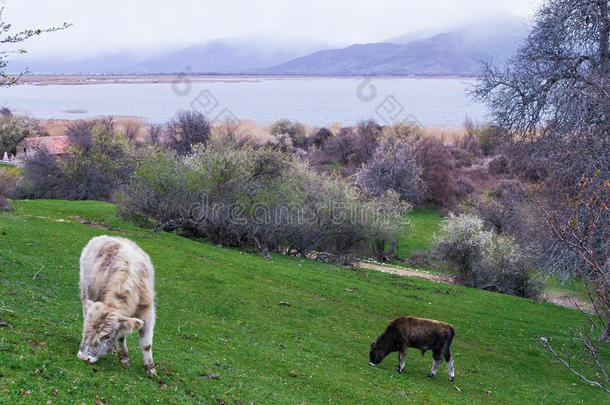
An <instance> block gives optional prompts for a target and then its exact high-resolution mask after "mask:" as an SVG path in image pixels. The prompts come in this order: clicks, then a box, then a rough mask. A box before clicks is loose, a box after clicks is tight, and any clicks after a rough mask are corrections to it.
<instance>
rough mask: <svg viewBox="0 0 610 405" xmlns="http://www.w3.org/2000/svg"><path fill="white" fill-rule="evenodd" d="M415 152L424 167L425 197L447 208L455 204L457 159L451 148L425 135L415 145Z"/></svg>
mask: <svg viewBox="0 0 610 405" xmlns="http://www.w3.org/2000/svg"><path fill="white" fill-rule="evenodd" d="M415 154H416V156H417V159H418V161H419V164H420V166H421V168H422V175H421V177H422V180H423V182H424V185H425V188H426V193H425V199H426V200H427V201H430V202H433V203H436V204H440V205H441V206H443V207H445V208H449V207H451V206H453V205H454V204H455V202H456V190H455V179H454V178H453V169H455V160H454V159H453V156H451V153H450V152H449V149H448V148H447V147H446V146H445V145H443V143H442V142H441V141H439V140H438V139H436V138H434V137H425V138H422V139H421V140H420V141H419V142H418V143H417V144H416V145H415Z"/></svg>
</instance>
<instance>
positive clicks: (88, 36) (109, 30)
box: [0, 0, 540, 57]
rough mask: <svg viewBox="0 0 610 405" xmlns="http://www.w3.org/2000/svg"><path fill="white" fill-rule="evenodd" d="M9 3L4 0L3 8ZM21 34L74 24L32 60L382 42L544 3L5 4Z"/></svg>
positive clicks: (41, 44) (80, 0)
mask: <svg viewBox="0 0 610 405" xmlns="http://www.w3.org/2000/svg"><path fill="white" fill-rule="evenodd" d="M1 2H2V0H0V3H1ZM4 3H5V11H4V15H3V21H6V22H10V23H11V24H13V26H14V27H15V28H16V29H21V28H43V27H49V26H54V25H60V24H62V23H63V22H64V21H67V22H71V23H73V24H74V25H73V26H72V27H71V28H69V29H68V30H66V31H64V32H58V33H53V34H47V35H45V36H44V38H42V39H33V40H30V41H28V43H27V44H24V47H26V48H27V49H28V52H29V57H35V56H38V57H40V56H48V55H50V54H52V55H54V54H63V55H66V54H101V53H107V52H113V51H123V50H129V51H142V52H148V51H149V50H151V49H159V48H171V47H176V48H178V47H183V46H187V45H191V44H194V43H200V42H204V41H206V40H210V39H215V38H226V37H239V36H250V35H256V36H262V37H271V38H289V37H292V38H301V39H308V40H314V41H323V42H327V43H330V44H333V45H348V44H352V43H365V42H376V41H382V40H385V39H388V38H391V37H394V36H398V35H402V34H405V33H408V32H412V31H419V30H433V29H437V28H443V27H451V26H456V25H460V24H463V23H467V22H470V21H476V20H480V19H484V18H488V17H489V16H493V15H498V14H504V13H510V14H513V15H516V16H519V17H524V18H527V17H529V16H531V15H532V13H533V11H534V10H535V9H536V7H537V5H538V4H539V3H540V0H503V1H490V0H425V1H422V0H258V1H245V0H218V1H211V0H200V1H196V0H165V1H161V0H97V1H93V0H53V1H49V0H6V1H4Z"/></svg>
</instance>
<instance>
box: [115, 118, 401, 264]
mask: <svg viewBox="0 0 610 405" xmlns="http://www.w3.org/2000/svg"><path fill="white" fill-rule="evenodd" d="M117 201H118V204H119V207H120V212H121V215H123V216H124V217H126V218H130V219H136V220H138V221H140V222H141V223H146V222H150V221H152V222H154V223H155V224H156V226H157V227H159V228H161V229H166V230H173V231H179V232H182V233H185V234H188V235H190V236H195V237H205V238H207V239H208V240H210V241H212V242H214V243H218V244H221V245H224V246H239V247H252V248H254V249H256V250H257V251H260V252H263V253H265V254H266V253H268V252H271V251H276V252H284V253H288V254H293V255H300V256H311V255H316V254H322V255H328V257H330V258H333V260H341V261H345V260H348V258H350V257H355V256H361V255H364V254H366V253H367V252H370V251H372V250H373V251H377V250H376V249H378V247H379V246H380V245H383V246H384V247H385V244H386V243H388V242H390V241H391V240H392V238H393V237H395V234H396V233H397V232H398V230H397V229H396V221H397V217H401V216H402V215H403V214H404V211H405V209H406V207H405V208H404V209H401V208H400V207H401V205H400V203H399V202H398V201H396V207H395V209H394V211H393V212H390V211H392V206H391V205H387V204H376V203H375V202H372V201H369V200H366V199H363V198H362V197H361V195H359V194H358V193H357V192H356V190H354V189H353V188H352V187H351V186H350V185H349V184H348V183H347V182H346V181H344V180H343V179H340V178H338V177H332V176H327V175H322V174H318V173H316V172H315V171H313V170H311V169H310V168H309V166H308V165H307V164H305V163H303V162H300V161H298V160H297V159H295V158H294V157H293V156H291V155H289V154H287V153H285V152H283V151H281V150H279V149H277V148H271V147H265V146H262V147H261V146H258V145H255V144H252V143H245V144H244V143H239V142H237V141H236V140H235V138H234V137H232V136H231V135H230V134H227V133H226V132H225V131H223V130H222V129H219V130H218V131H217V132H215V133H213V136H212V137H211V138H210V139H209V141H208V142H207V144H205V145H197V146H195V147H194V148H193V151H192V153H191V154H189V155H186V156H183V157H180V156H177V155H176V154H175V152H173V151H167V150H162V149H158V148H153V149H150V150H149V151H147V152H146V153H145V154H144V156H143V157H142V160H141V162H140V165H139V167H138V169H137V170H136V172H135V175H134V176H133V178H132V180H131V182H130V183H129V185H127V186H126V187H124V188H123V189H122V191H121V192H120V193H119V195H118V198H117Z"/></svg>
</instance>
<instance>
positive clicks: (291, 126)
mask: <svg viewBox="0 0 610 405" xmlns="http://www.w3.org/2000/svg"><path fill="white" fill-rule="evenodd" d="M271 135H273V136H275V137H281V136H284V137H285V136H287V137H288V138H289V139H290V141H291V143H292V145H293V146H295V147H297V148H304V147H307V135H306V134H305V126H303V124H301V123H298V122H292V121H290V120H280V121H277V122H275V123H274V124H273V125H272V126H271Z"/></svg>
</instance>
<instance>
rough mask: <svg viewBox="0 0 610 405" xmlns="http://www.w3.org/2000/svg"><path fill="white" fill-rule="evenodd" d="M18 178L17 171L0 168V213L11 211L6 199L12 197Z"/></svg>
mask: <svg viewBox="0 0 610 405" xmlns="http://www.w3.org/2000/svg"><path fill="white" fill-rule="evenodd" d="M19 178H20V175H19V170H18V169H14V168H7V167H0V211H9V210H10V209H11V204H10V203H9V202H8V198H10V197H12V196H13V195H14V193H15V191H16V189H17V183H18V181H19Z"/></svg>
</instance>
